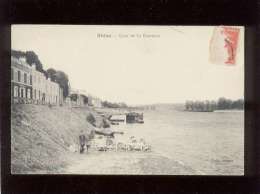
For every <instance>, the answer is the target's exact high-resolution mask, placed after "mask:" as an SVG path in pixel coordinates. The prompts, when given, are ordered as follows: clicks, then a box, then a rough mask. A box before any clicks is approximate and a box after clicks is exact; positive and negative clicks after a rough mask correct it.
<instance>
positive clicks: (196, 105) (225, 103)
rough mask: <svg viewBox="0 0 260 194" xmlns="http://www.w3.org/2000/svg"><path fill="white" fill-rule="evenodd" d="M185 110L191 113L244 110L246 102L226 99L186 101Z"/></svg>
mask: <svg viewBox="0 0 260 194" xmlns="http://www.w3.org/2000/svg"><path fill="white" fill-rule="evenodd" d="M185 109H186V110H189V111H214V110H230V109H239V110H242V109H244V100H243V99H238V100H230V99H227V98H224V97H221V98H219V99H218V100H217V101H214V100H211V101H209V100H205V101H190V100H188V101H186V103H185Z"/></svg>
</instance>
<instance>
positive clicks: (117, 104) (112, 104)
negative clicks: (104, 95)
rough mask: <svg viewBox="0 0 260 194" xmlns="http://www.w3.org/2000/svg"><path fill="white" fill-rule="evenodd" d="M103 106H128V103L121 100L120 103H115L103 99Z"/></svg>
mask: <svg viewBox="0 0 260 194" xmlns="http://www.w3.org/2000/svg"><path fill="white" fill-rule="evenodd" d="M101 103H102V106H103V107H106V108H127V107H128V106H127V104H126V103H123V102H120V103H113V102H108V101H102V102H101Z"/></svg>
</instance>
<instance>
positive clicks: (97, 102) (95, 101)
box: [88, 95, 102, 108]
mask: <svg viewBox="0 0 260 194" xmlns="http://www.w3.org/2000/svg"><path fill="white" fill-rule="evenodd" d="M88 104H89V106H93V107H97V108H101V107H102V101H101V99H99V98H97V97H94V96H91V95H89V96H88Z"/></svg>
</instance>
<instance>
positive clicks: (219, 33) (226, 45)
mask: <svg viewBox="0 0 260 194" xmlns="http://www.w3.org/2000/svg"><path fill="white" fill-rule="evenodd" d="M239 33H240V28H238V27H231V26H218V27H215V29H214V31H213V35H212V38H211V41H210V47H209V56H210V58H209V60H210V62H211V63H213V64H225V65H235V64H236V56H237V50H238V40H239Z"/></svg>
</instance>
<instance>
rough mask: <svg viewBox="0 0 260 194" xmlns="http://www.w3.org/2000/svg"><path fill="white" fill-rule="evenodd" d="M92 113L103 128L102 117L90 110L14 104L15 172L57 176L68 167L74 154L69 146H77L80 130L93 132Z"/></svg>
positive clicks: (97, 124) (13, 166)
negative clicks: (88, 119) (89, 116)
mask: <svg viewBox="0 0 260 194" xmlns="http://www.w3.org/2000/svg"><path fill="white" fill-rule="evenodd" d="M90 113H91V114H92V115H93V116H94V117H95V120H96V122H95V124H96V126H97V127H101V126H102V125H103V119H102V117H101V116H100V115H98V114H97V113H96V112H95V111H93V110H91V109H88V108H69V107H56V106H55V107H48V106H43V105H28V104H26V105H23V104H16V105H12V108H11V171H12V173H15V174H16V173H18V174H19V173H22V174H26V173H56V172H57V173H58V172H59V171H60V170H61V169H62V168H64V167H66V165H68V164H69V163H70V160H71V158H72V157H71V156H72V155H73V154H74V153H72V152H71V151H70V147H71V146H76V145H77V144H78V136H79V133H80V131H81V130H84V133H86V134H89V133H90V132H91V131H92V130H94V127H93V126H92V125H91V124H90V123H88V122H87V120H86V117H87V116H88V115H89V114H90Z"/></svg>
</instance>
